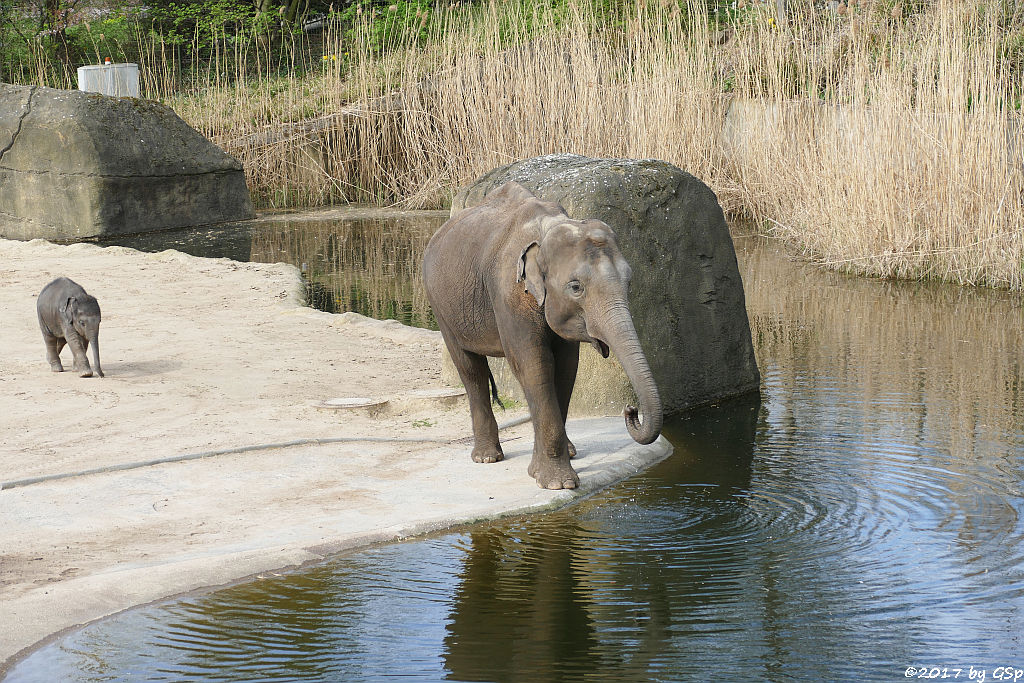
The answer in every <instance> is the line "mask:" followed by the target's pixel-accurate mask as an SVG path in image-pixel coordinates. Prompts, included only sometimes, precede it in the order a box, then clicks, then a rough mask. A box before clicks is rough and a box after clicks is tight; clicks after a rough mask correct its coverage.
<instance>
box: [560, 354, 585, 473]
mask: <svg viewBox="0 0 1024 683" xmlns="http://www.w3.org/2000/svg"><path fill="white" fill-rule="evenodd" d="M553 353H554V358H555V390H556V391H557V392H558V407H559V409H560V410H561V411H562V424H563V425H564V424H565V423H566V421H567V420H568V419H569V403H570V402H571V401H572V390H573V387H574V386H576V371H577V370H578V369H579V364H580V344H579V342H573V341H567V340H565V339H562V338H556V339H555V345H554V348H553ZM565 441H566V444H567V446H566V448H567V450H568V452H569V457H570V458H575V457H576V446H575V444H573V442H572V441H570V440H569V439H568V437H567V438H566V440H565Z"/></svg>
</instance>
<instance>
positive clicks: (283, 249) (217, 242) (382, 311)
mask: <svg viewBox="0 0 1024 683" xmlns="http://www.w3.org/2000/svg"><path fill="white" fill-rule="evenodd" d="M447 219H448V212H446V211H382V210H380V209H366V208H358V207H356V208H346V209H335V210H332V211H328V212H323V211H321V212H315V213H296V214H266V215H263V216H261V217H260V218H258V219H257V220H252V221H246V222H244V223H229V224H222V225H215V226H210V227H205V228H198V229H197V228H185V229H180V230H163V231H159V232H149V233H138V234H133V235H112V236H110V237H105V238H103V239H100V240H98V241H97V244H100V245H102V246H111V245H119V246H125V247H131V248H133V249H139V250H140V251H150V252H156V251H163V250H164V249H175V250H177V251H182V252H185V253H186V254H192V255H193V256H206V257H211V258H229V259H232V260H234V261H255V262H258V263H290V264H292V265H294V266H295V267H296V268H298V269H299V270H300V271H301V272H302V276H303V279H304V280H305V282H306V297H307V303H308V304H309V305H310V306H313V307H314V308H318V309H320V310H322V311H327V312H328V313H344V312H346V311H355V312H356V313H361V314H363V315H368V316H370V317H372V318H381V319H387V318H393V319H395V320H398V321H399V322H402V323H404V324H406V325H414V326H416V327H427V328H430V329H437V322H436V321H435V320H434V316H433V314H432V313H431V311H430V304H429V303H428V302H427V297H426V293H425V292H424V291H423V286H422V284H421V282H422V274H421V271H420V263H421V259H420V257H419V255H420V254H422V253H423V249H424V247H426V245H427V241H428V240H429V239H430V236H431V235H433V234H434V232H435V231H436V230H437V229H438V228H439V227H441V224H442V223H444V221H445V220H447Z"/></svg>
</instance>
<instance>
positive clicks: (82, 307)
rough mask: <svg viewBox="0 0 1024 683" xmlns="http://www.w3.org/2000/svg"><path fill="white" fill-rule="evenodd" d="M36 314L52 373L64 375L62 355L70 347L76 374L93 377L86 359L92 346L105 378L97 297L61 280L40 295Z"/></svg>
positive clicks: (44, 288)
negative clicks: (64, 349) (101, 361)
mask: <svg viewBox="0 0 1024 683" xmlns="http://www.w3.org/2000/svg"><path fill="white" fill-rule="evenodd" d="M36 313H37V314H38V316H39V329H40V330H42V332H43V343H44V344H46V360H47V361H48V362H49V363H50V369H51V370H53V371H54V372H63V371H64V366H63V365H61V364H60V352H61V349H63V348H64V344H67V345H68V346H70V347H71V354H72V355H73V356H74V357H75V372H77V373H79V374H80V375H81V376H82V377H92V372H93V371H92V368H91V367H89V359H88V358H87V357H86V355H85V352H86V350H88V348H89V344H92V357H93V362H94V363H95V364H96V374H97V375H99V376H100V377H102V376H103V369H102V368H101V367H100V305H99V303H98V302H97V301H96V299H95V297H92V296H89V295H88V294H86V293H85V290H84V289H82V287H81V285H79V284H77V283H75V282H73V281H71V280H69V279H68V278H66V277H59V278H57V279H56V280H54V281H53V282H51V283H50V284H48V285H46V286H45V287H43V291H41V292H40V293H39V299H37V300H36Z"/></svg>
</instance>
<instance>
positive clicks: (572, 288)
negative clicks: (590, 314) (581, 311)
mask: <svg viewBox="0 0 1024 683" xmlns="http://www.w3.org/2000/svg"><path fill="white" fill-rule="evenodd" d="M565 288H566V289H568V290H569V293H570V294H572V295H573V296H579V295H580V294H582V293H583V285H581V284H580V281H579V280H572V281H571V282H570V283H569V284H567V285H566V286H565Z"/></svg>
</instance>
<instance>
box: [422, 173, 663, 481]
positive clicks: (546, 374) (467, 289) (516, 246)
mask: <svg viewBox="0 0 1024 683" xmlns="http://www.w3.org/2000/svg"><path fill="white" fill-rule="evenodd" d="M630 276H631V271H630V268H629V264H627V263H626V261H625V259H624V258H623V257H622V254H621V253H620V252H619V248H618V247H617V246H616V244H615V235H614V233H613V232H612V229H611V228H609V227H608V226H607V225H606V224H605V223H602V222H601V221H598V220H584V221H577V220H573V219H570V218H569V217H568V216H566V214H565V211H564V210H562V208H561V207H560V206H558V205H557V204H552V203H550V202H544V201H541V200H540V199H538V198H537V197H535V196H534V195H533V194H531V193H530V191H529V190H527V189H526V188H524V187H523V186H522V185H519V184H518V183H514V182H510V183H506V184H504V185H502V186H501V187H499V188H497V189H495V190H493V191H492V192H491V193H490V194H488V195H487V197H486V198H485V200H484V202H483V203H482V204H479V205H477V206H475V207H471V208H468V209H465V210H463V211H461V212H459V213H458V214H456V215H455V216H453V217H452V218H451V219H450V220H449V221H448V222H447V223H445V224H444V225H443V226H441V228H440V229H439V230H438V231H437V233H435V234H434V236H433V237H432V238H431V239H430V243H429V244H428V245H427V248H426V251H425V252H424V257H423V277H424V281H425V283H426V288H427V297H428V298H429V299H430V304H431V306H432V307H433V310H434V315H435V316H436V317H437V322H438V326H439V327H440V328H441V334H442V335H443V337H444V341H445V344H446V345H447V347H448V352H449V353H450V354H451V357H452V360H453V361H454V363H455V367H456V368H457V369H458V371H459V376H460V377H461V378H462V383H463V384H464V385H465V387H466V393H467V396H468V398H469V408H470V413H471V416H472V420H473V436H474V439H475V446H474V448H473V460H474V461H476V462H497V461H499V460H501V459H502V458H503V457H504V455H503V453H502V450H501V445H500V444H499V443H498V426H497V423H496V422H495V420H494V413H493V412H492V410H491V401H490V396H489V393H488V383H489V382H490V381H492V380H491V373H490V369H489V368H488V366H487V359H486V356H497V357H501V356H504V357H506V358H507V359H508V362H509V366H510V367H511V369H512V372H513V373H514V374H515V376H516V379H518V380H519V384H520V385H521V386H522V388H523V392H524V393H525V394H526V400H527V403H528V404H529V407H530V414H531V415H532V417H533V429H534V445H533V460H532V461H531V463H530V467H529V470H528V471H529V473H530V475H531V476H532V477H534V478H535V479H536V480H537V483H538V484H539V485H540V486H542V487H544V488H549V489H561V488H570V489H571V488H575V487H576V486H577V485H578V484H579V477H578V476H577V475H576V472H575V471H574V470H573V468H572V465H570V463H569V459H570V457H572V456H573V455H575V447H574V446H573V445H572V443H571V442H570V441H569V439H568V438H567V437H566V434H565V419H566V415H567V413H568V410H569V399H570V397H571V396H572V390H573V384H574V383H575V382H576V369H577V365H578V363H579V345H580V342H587V343H590V344H593V345H594V347H595V348H596V349H597V350H598V351H599V352H600V353H601V355H602V356H604V357H605V358H607V357H608V353H609V350H610V351H611V352H612V353H614V354H615V356H616V357H617V358H618V359H619V361H620V362H621V363H622V366H623V368H624V369H625V371H626V375H627V376H628V377H629V379H630V382H632V384H633V388H634V389H635V390H636V393H637V396H639V398H640V408H641V413H642V415H643V422H642V423H641V422H640V420H639V419H638V413H637V409H636V408H634V407H633V406H627V407H626V409H625V418H626V428H627V430H628V431H629V434H630V436H632V437H633V439H634V440H636V441H637V442H639V443H644V444H646V443H651V442H652V441H654V440H655V439H656V438H658V434H659V433H660V432H661V424H662V410H661V399H660V398H659V396H658V388H657V386H656V385H655V383H654V378H653V376H652V375H651V371H650V368H649V367H648V365H647V359H646V358H645V357H644V354H643V350H642V349H641V348H640V343H639V341H638V339H637V335H636V331H635V330H634V328H633V319H632V317H631V315H630V312H629V305H628V300H627V294H628V289H629V280H630Z"/></svg>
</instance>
